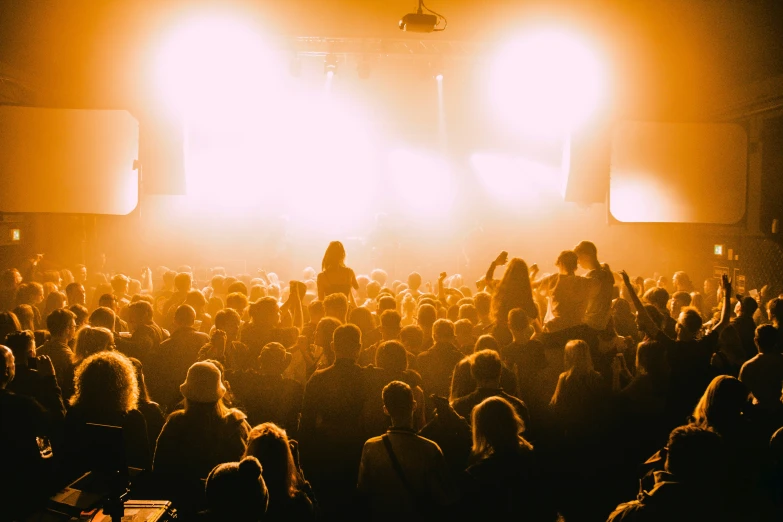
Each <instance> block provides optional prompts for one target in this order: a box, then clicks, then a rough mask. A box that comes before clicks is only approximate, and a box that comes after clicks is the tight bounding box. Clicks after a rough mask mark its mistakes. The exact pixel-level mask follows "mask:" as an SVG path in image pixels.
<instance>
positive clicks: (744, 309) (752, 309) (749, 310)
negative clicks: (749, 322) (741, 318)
mask: <svg viewBox="0 0 783 522" xmlns="http://www.w3.org/2000/svg"><path fill="white" fill-rule="evenodd" d="M738 299H739V301H740V312H741V313H742V315H747V316H748V317H753V314H755V313H756V310H758V309H759V303H758V301H756V300H755V299H753V298H752V297H750V296H745V297H742V298H739V296H738Z"/></svg>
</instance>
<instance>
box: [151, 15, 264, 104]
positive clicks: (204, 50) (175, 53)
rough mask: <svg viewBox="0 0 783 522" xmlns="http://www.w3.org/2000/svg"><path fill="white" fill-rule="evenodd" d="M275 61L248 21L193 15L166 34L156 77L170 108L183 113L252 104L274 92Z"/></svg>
mask: <svg viewBox="0 0 783 522" xmlns="http://www.w3.org/2000/svg"><path fill="white" fill-rule="evenodd" d="M275 68H276V60H275V58H274V57H273V55H272V53H271V52H269V50H268V47H267V46H266V45H265V44H264V41H263V40H262V38H261V37H260V36H259V34H258V33H257V31H256V28H255V27H253V26H252V25H251V24H250V23H249V22H248V21H247V20H243V19H241V18H239V17H235V16H230V15H214V14H213V15H211V16H206V15H203V16H199V17H193V18H189V19H186V20H183V21H182V22H180V24H179V25H177V26H176V27H174V28H173V29H172V30H171V31H170V32H169V33H168V34H166V35H165V37H164V39H163V41H162V43H161V46H160V48H159V49H158V54H157V57H156V60H155V78H156V83H157V85H158V88H159V91H160V92H161V94H162V96H163V99H164V100H165V103H166V105H167V106H168V107H172V108H175V109H176V110H178V111H181V112H190V111H192V110H194V109H200V108H203V107H208V108H209V107H211V108H213V109H215V110H223V109H226V108H228V109H235V108H237V107H240V106H247V105H248V104H252V103H254V101H255V100H258V99H260V98H262V97H263V94H265V93H268V92H270V90H271V89H272V87H273V85H275V81H274V79H275V78H276V77H277V76H278V75H276V74H275V73H274V71H275Z"/></svg>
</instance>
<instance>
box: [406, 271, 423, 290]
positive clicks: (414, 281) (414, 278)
mask: <svg viewBox="0 0 783 522" xmlns="http://www.w3.org/2000/svg"><path fill="white" fill-rule="evenodd" d="M420 286H421V274H419V273H418V272H411V273H410V274H409V275H408V288H410V289H411V290H418V289H419V287H420Z"/></svg>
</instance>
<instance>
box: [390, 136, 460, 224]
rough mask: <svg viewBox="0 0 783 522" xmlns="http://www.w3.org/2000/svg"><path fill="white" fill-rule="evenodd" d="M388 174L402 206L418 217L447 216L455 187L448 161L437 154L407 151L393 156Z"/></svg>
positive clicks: (396, 151)
mask: <svg viewBox="0 0 783 522" xmlns="http://www.w3.org/2000/svg"><path fill="white" fill-rule="evenodd" d="M388 174H389V177H390V178H391V181H392V184H393V186H394V188H395V190H396V194H397V198H398V200H399V202H400V204H401V205H402V206H403V207H405V209H406V210H407V211H408V213H410V214H411V215H415V216H417V217H431V218H442V217H446V216H447V215H448V213H449V211H450V210H451V207H452V205H453V203H454V197H455V188H454V180H453V175H452V171H451V168H450V167H449V164H448V162H447V161H446V160H445V159H444V158H442V157H440V156H437V155H434V154H431V153H427V152H423V151H416V150H407V149H398V150H394V151H392V152H391V153H390V154H389V163H388Z"/></svg>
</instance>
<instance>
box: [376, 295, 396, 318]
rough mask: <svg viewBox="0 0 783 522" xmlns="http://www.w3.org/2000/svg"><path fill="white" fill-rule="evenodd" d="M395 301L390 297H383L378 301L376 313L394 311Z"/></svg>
mask: <svg viewBox="0 0 783 522" xmlns="http://www.w3.org/2000/svg"><path fill="white" fill-rule="evenodd" d="M396 309H397V301H396V300H395V299H394V297H392V296H390V295H384V296H383V297H381V298H380V299H379V300H378V313H379V314H383V312H385V311H386V310H396Z"/></svg>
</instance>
